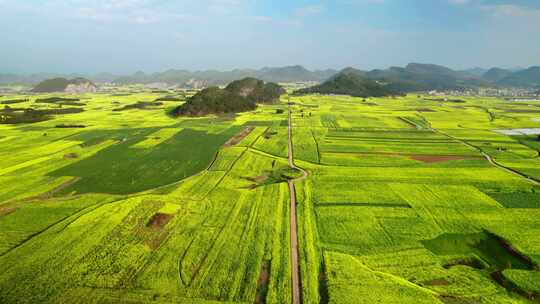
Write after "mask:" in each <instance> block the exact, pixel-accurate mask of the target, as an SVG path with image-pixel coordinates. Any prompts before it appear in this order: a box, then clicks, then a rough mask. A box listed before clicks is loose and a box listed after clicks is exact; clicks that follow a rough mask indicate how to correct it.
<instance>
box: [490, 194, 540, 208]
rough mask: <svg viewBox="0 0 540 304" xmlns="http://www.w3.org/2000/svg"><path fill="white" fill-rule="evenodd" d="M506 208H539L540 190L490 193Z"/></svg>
mask: <svg viewBox="0 0 540 304" xmlns="http://www.w3.org/2000/svg"><path fill="white" fill-rule="evenodd" d="M489 196H491V197H492V198H493V199H494V200H496V201H498V202H499V203H501V205H503V206H505V207H506V208H540V192H511V193H490V194H489Z"/></svg>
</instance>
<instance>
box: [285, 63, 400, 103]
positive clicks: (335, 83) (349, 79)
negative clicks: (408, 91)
mask: <svg viewBox="0 0 540 304" xmlns="http://www.w3.org/2000/svg"><path fill="white" fill-rule="evenodd" d="M313 93H318V94H337V95H350V96H355V97H381V96H389V95H399V94H400V92H399V91H396V90H394V89H392V88H390V87H389V86H388V85H387V84H382V83H379V82H377V81H375V80H372V79H369V78H367V77H366V73H365V72H363V71H360V70H356V69H353V68H347V69H344V70H343V71H341V72H340V73H339V74H337V75H336V76H334V77H332V78H330V79H329V80H327V81H325V82H323V83H322V84H320V85H317V86H314V87H311V88H306V89H301V90H298V91H296V92H295V94H313Z"/></svg>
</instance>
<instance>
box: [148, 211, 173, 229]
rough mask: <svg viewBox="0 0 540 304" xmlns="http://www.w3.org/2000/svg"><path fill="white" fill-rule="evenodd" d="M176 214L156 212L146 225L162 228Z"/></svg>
mask: <svg viewBox="0 0 540 304" xmlns="http://www.w3.org/2000/svg"><path fill="white" fill-rule="evenodd" d="M173 217H174V215H172V214H166V213H156V214H154V215H153V216H152V218H151V219H150V221H148V224H146V227H150V228H154V229H162V228H163V227H165V225H167V223H168V222H170V221H171V220H172V218H173Z"/></svg>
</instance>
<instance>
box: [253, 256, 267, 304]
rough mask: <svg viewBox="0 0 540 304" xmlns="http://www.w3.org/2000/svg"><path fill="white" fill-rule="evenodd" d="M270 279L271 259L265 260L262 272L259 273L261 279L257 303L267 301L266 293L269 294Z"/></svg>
mask: <svg viewBox="0 0 540 304" xmlns="http://www.w3.org/2000/svg"><path fill="white" fill-rule="evenodd" d="M269 281H270V261H263V262H262V265H261V272H260V273H259V281H258V284H257V297H256V298H255V304H264V303H266V295H267V294H268V282H269Z"/></svg>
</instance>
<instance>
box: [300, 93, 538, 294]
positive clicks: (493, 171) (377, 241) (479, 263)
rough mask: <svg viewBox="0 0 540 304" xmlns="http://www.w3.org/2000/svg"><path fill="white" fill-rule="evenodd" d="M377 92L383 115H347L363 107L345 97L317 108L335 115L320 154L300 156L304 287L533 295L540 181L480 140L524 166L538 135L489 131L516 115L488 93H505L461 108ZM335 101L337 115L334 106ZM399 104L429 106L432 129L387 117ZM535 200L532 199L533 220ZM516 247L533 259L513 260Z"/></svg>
mask: <svg viewBox="0 0 540 304" xmlns="http://www.w3.org/2000/svg"><path fill="white" fill-rule="evenodd" d="M349 101H350V100H349ZM311 102H312V103H317V99H312V100H311ZM370 102H375V103H377V106H372V107H371V108H370V110H366V111H369V115H368V117H372V118H374V120H371V119H363V120H362V119H360V116H361V115H351V114H348V113H354V110H355V109H357V108H358V107H362V108H363V106H359V105H357V104H350V103H348V102H347V103H346V104H344V103H341V104H339V105H336V106H332V105H333V104H337V103H338V101H334V100H332V101H330V100H328V99H324V101H323V99H322V98H321V101H320V104H321V107H319V108H312V109H311V111H313V116H319V117H321V119H322V117H325V121H323V123H322V125H323V127H322V128H321V126H317V127H312V129H323V130H325V132H322V133H321V134H323V136H322V137H321V140H320V141H319V149H320V152H319V153H320V155H321V158H320V164H317V163H314V162H312V161H306V162H302V161H299V162H298V164H299V165H300V166H301V167H303V168H304V169H307V170H308V171H309V172H310V178H309V180H307V181H306V182H304V185H303V186H302V187H301V188H300V189H301V190H302V191H301V194H300V197H299V200H300V201H301V202H302V204H301V206H302V207H301V209H300V210H301V214H302V216H303V217H305V219H304V222H303V223H302V226H301V227H302V233H303V234H304V236H303V239H302V240H301V242H303V243H304V246H306V248H305V249H304V250H303V254H304V256H305V259H306V261H305V262H304V264H303V267H305V269H303V274H304V276H305V277H306V290H304V295H305V297H306V298H309V299H317V300H320V299H326V300H327V301H328V303H372V302H381V303H394V302H395V303H398V302H399V303H407V302H411V303H422V302H425V303H469V302H470V303H499V302H509V303H510V302H515V303H522V302H527V301H529V299H531V297H534V296H535V292H537V286H535V285H534V284H531V282H532V281H533V280H534V278H535V275H536V274H535V270H534V269H535V267H536V266H534V264H537V263H538V262H539V260H538V259H539V258H540V255H539V253H540V250H539V249H538V246H537V245H536V243H534V242H533V241H532V239H534V240H536V241H537V242H538V241H539V240H538V237H535V236H532V235H533V234H534V233H536V231H537V230H538V227H539V225H538V220H537V219H535V218H534V214H536V212H537V211H538V210H539V209H538V204H536V202H534V200H535V199H536V194H537V193H538V187H537V186H535V185H534V184H533V183H531V182H530V181H529V180H527V179H525V178H523V177H520V176H519V175H517V174H513V173H511V172H509V171H506V170H503V169H501V168H498V167H495V166H493V165H492V164H490V163H489V162H488V161H487V160H486V159H485V158H484V157H483V156H482V155H481V154H480V151H479V149H477V147H480V149H481V151H483V152H484V153H487V154H489V155H491V157H493V158H495V159H496V160H497V161H498V162H500V163H503V162H505V161H506V165H508V166H512V168H519V169H520V171H521V170H527V167H528V168H529V170H530V169H533V168H535V167H536V165H535V162H536V160H535V159H534V157H535V156H536V155H535V154H534V153H532V152H531V150H533V152H534V145H533V146H532V147H531V146H530V145H523V144H520V143H519V142H518V141H516V140H515V139H512V138H510V137H508V136H504V135H500V134H496V133H494V132H492V131H491V130H492V129H493V127H494V126H496V125H497V124H498V123H500V124H506V122H505V121H501V122H497V117H496V113H495V119H494V120H493V117H491V116H490V115H492V114H493V113H492V114H489V113H490V112H492V111H491V110H489V109H490V107H486V106H485V105H484V104H483V103H484V102H496V101H492V100H490V101H477V100H474V99H473V100H467V102H466V104H467V106H466V107H468V108H463V109H462V108H457V107H456V108H454V107H452V106H450V105H439V104H433V105H431V104H420V103H418V102H417V101H415V100H414V99H412V98H411V97H406V98H403V100H401V99H398V100H394V101H393V102H392V103H390V102H389V101H388V100H385V99H377V100H376V101H370ZM480 102H481V103H482V107H476V104H477V103H480ZM323 104H324V106H322V105H323ZM329 104H330V107H331V108H332V110H333V112H332V113H331V114H329V113H325V112H326V111H328V107H329ZM398 107H399V111H406V110H407V108H408V107H414V108H416V109H420V108H422V109H423V110H422V111H418V113H420V116H419V117H420V118H419V119H420V120H419V121H421V122H422V128H420V129H417V130H414V129H412V128H411V126H410V125H407V126H399V125H397V124H395V125H392V124H386V125H385V124H384V123H381V121H385V120H386V121H387V120H388V117H389V116H388V113H387V112H386V111H388V110H389V109H396V110H397V108H398ZM484 107H485V108H486V109H488V110H485V109H484ZM429 108H433V110H428V109H429ZM345 113H347V114H345ZM396 113H397V112H396ZM323 115H327V116H323ZM328 115H330V116H328ZM364 115H365V114H364ZM353 116H356V117H357V118H358V119H354V118H352V117H353ZM400 117H412V116H411V115H410V114H404V113H400ZM332 118H335V119H332ZM296 119H298V120H300V119H302V118H301V117H297V118H296ZM340 119H345V120H346V121H347V123H348V128H344V127H343V126H341V121H340ZM377 119H378V120H379V122H377V123H375V121H377ZM325 122H326V124H327V126H324V124H325ZM363 123H365V124H363ZM299 125H301V126H302V128H309V127H306V126H308V125H309V124H302V123H300V124H299ZM430 128H434V129H430ZM301 132H304V134H305V133H306V132H307V131H306V130H302V131H301ZM299 141H302V139H299ZM468 144H470V145H472V146H468ZM299 146H300V147H301V145H299ZM498 146H502V147H506V150H504V151H503V150H502V149H497V148H496V147H498ZM531 148H532V149H531ZM300 155H302V153H301V152H300ZM505 157H506V159H505ZM510 162H513V163H510ZM519 162H522V165H521V166H519ZM533 173H534V171H529V174H531V175H532V174H533ZM524 208H526V209H524ZM525 210H531V213H529V215H530V216H529V217H527V218H526V219H525V217H526V215H525V214H526V212H527V211H525ZM512 221H513V222H514V224H512V223H511V222H512ZM517 223H521V224H517ZM534 223H535V224H534ZM523 230H526V231H527V232H526V233H521V234H520V233H518V231H523ZM309 242H314V243H315V245H310V244H309ZM434 244H435V245H434ZM509 246H510V247H512V248H514V249H512V250H515V252H519V254H520V255H521V256H523V257H524V259H525V260H524V261H532V264H530V265H528V264H527V263H528V262H523V263H522V261H521V260H520V261H515V260H513V259H514V258H513V253H509V251H508V250H509V249H508V248H509ZM456 248H461V250H457V251H456V250H453V251H452V250H451V249H456ZM476 248H480V249H476ZM483 248H490V249H488V250H487V251H483V250H484V249H483ZM446 249H448V250H450V251H444V250H446ZM501 273H502V275H500V274H501ZM495 278H497V279H495ZM505 282H512V283H511V284H515V285H516V286H518V288H515V289H512V288H508V286H510V285H509V284H508V283H505ZM317 283H318V284H319V286H318V288H317V287H316V286H315V285H316V284H317Z"/></svg>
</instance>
